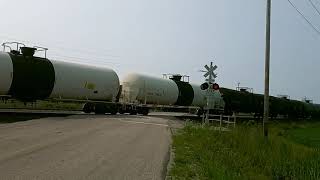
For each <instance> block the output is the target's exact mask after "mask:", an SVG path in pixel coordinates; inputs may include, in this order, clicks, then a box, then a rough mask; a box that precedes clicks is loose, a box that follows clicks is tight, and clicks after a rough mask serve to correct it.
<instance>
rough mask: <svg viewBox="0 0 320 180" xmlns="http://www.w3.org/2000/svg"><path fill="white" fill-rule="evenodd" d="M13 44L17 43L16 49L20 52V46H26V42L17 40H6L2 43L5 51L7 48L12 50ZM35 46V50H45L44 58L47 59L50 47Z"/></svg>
mask: <svg viewBox="0 0 320 180" xmlns="http://www.w3.org/2000/svg"><path fill="white" fill-rule="evenodd" d="M12 44H16V49H15V51H17V52H20V48H21V47H26V45H25V44H23V43H20V42H16V41H13V42H4V43H2V46H3V52H5V51H6V48H9V49H10V51H12V49H13V48H12V47H11V45H12ZM33 48H35V51H37V52H40V51H44V58H45V59H47V51H48V48H45V47H41V46H33Z"/></svg>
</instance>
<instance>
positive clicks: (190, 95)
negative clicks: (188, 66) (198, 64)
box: [0, 42, 320, 117]
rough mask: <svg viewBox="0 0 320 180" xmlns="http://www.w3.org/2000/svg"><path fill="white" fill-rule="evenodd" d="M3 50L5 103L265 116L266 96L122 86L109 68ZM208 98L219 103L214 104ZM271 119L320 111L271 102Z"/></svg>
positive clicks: (144, 81)
mask: <svg viewBox="0 0 320 180" xmlns="http://www.w3.org/2000/svg"><path fill="white" fill-rule="evenodd" d="M12 45H14V46H15V47H16V48H15V49H13V48H12ZM3 47H4V51H3V52H0V97H2V98H5V99H6V98H14V99H18V100H21V101H23V102H32V101H36V100H44V99H54V100H60V101H78V102H83V103H84V106H83V111H84V112H85V113H91V112H94V113H96V114H104V113H111V114H116V113H118V112H119V113H130V114H137V113H138V114H144V115H147V114H148V112H149V109H150V108H153V107H155V106H168V107H190V106H193V107H198V110H199V111H198V114H199V115H200V114H202V113H203V112H204V111H205V109H206V107H208V106H209V107H210V109H213V110H220V111H218V112H221V110H223V111H224V113H225V114H232V113H234V112H243V113H253V114H255V115H256V116H257V117H259V116H261V115H262V111H263V96H262V95H259V94H253V93H250V92H246V91H235V90H231V89H226V88H219V85H218V84H203V85H201V86H200V85H196V84H190V83H189V82H185V81H182V80H181V76H180V75H173V76H171V77H170V78H169V79H163V78H155V77H150V76H147V75H143V74H137V73H136V74H129V75H127V76H126V77H125V78H123V80H122V82H121V85H120V80H119V77H118V75H117V74H116V72H115V71H114V70H112V69H109V68H106V67H97V66H92V65H84V64H77V63H70V62H64V61H55V60H49V59H47V58H46V50H47V49H46V48H41V47H26V46H25V45H24V44H21V43H17V42H11V43H4V44H3ZM6 50H9V51H8V52H6ZM37 51H45V55H44V57H36V56H34V54H35V52H37ZM208 89H209V90H208ZM208 92H209V93H210V97H212V98H213V99H212V100H211V101H210V104H208V94H207V93H208ZM270 114H271V116H272V117H276V116H279V115H282V116H288V117H319V115H320V107H319V106H318V105H314V104H310V103H304V102H300V101H295V100H289V99H282V98H276V97H271V98H270Z"/></svg>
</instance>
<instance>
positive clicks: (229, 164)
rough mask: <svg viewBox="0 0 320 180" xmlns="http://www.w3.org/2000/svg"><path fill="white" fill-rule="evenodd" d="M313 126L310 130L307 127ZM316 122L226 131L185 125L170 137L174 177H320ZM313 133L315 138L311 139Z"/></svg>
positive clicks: (171, 174)
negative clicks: (267, 133)
mask: <svg viewBox="0 0 320 180" xmlns="http://www.w3.org/2000/svg"><path fill="white" fill-rule="evenodd" d="M310 129H311V130H310ZM317 129H318V132H320V124H317V123H315V124H308V125H303V124H291V123H281V124H277V125H273V126H272V127H270V136H269V139H268V140H267V141H266V139H265V138H264V137H263V136H262V130H261V128H259V127H257V126H256V125H238V127H237V128H236V129H234V130H233V131H230V132H221V133H220V132H219V131H215V130H213V128H211V127H208V126H207V127H202V126H200V125H197V124H188V125H187V126H186V127H185V128H184V129H181V130H180V131H178V133H177V134H176V135H174V137H173V148H174V153H175V158H174V164H173V167H172V169H171V171H170V176H171V177H172V179H320V151H319V149H318V147H319V144H320V142H319V139H318V138H319V135H318V134H317ZM315 137H317V138H315Z"/></svg>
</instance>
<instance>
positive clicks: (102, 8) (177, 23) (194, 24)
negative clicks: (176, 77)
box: [0, 0, 320, 103]
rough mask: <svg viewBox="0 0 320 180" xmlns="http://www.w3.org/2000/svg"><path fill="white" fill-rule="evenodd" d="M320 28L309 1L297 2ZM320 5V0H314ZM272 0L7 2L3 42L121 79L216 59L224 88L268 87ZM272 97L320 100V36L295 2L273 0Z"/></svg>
mask: <svg viewBox="0 0 320 180" xmlns="http://www.w3.org/2000/svg"><path fill="white" fill-rule="evenodd" d="M292 1H293V2H294V3H295V4H296V5H297V6H298V8H299V9H300V10H301V11H302V12H303V13H304V14H305V15H306V16H307V18H309V19H310V20H311V21H312V23H313V24H314V25H315V26H317V27H318V28H320V15H318V14H317V13H316V11H315V10H314V9H312V6H311V5H310V3H309V1H308V0H292ZM313 1H314V3H315V4H316V5H317V7H318V8H319V9H320V1H319V0H313ZM265 6H266V0H91V1H88V0H28V1H25V0H20V1H18V0H16V1H12V0H0V12H1V21H0V42H4V41H10V40H20V41H23V42H25V43H27V44H30V45H41V46H46V47H48V48H49V52H48V57H49V58H53V59H60V60H66V61H76V62H84V63H90V64H94V65H104V66H108V67H111V68H113V69H114V70H115V71H116V72H117V73H118V74H119V76H120V78H121V77H123V76H124V75H125V74H126V73H127V72H143V73H146V74H151V75H154V76H159V77H161V76H162V74H163V73H180V74H187V75H190V76H191V79H190V81H191V82H194V83H199V84H200V83H202V82H203V80H204V78H203V77H202V74H201V73H200V72H198V71H199V70H200V69H203V65H205V64H208V63H209V62H210V61H213V62H214V64H216V65H217V66H218V69H217V73H218V78H217V81H218V82H219V83H220V84H221V86H224V87H227V88H235V87H236V86H237V83H238V82H240V83H241V86H248V87H252V88H253V89H254V91H255V92H257V93H262V92H263V87H264V86H263V85H264V84H263V83H264V81H263V80H264V48H265V40H264V39H265ZM272 13H273V14H272V42H271V45H272V48H271V79H270V90H271V94H272V95H278V94H287V95H289V96H291V98H294V99H301V98H302V97H304V96H307V97H309V98H311V99H313V100H314V101H315V102H317V103H320V95H319V89H320V72H319V68H320V35H319V34H317V33H315V31H313V30H312V28H311V27H310V26H309V25H308V24H307V23H306V22H305V21H304V20H303V19H302V18H301V17H300V16H299V14H298V13H297V12H296V11H295V10H294V9H293V8H292V7H291V6H290V4H289V3H288V1H287V0H273V11H272Z"/></svg>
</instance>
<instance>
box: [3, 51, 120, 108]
mask: <svg viewBox="0 0 320 180" xmlns="http://www.w3.org/2000/svg"><path fill="white" fill-rule="evenodd" d="M25 48H26V49H27V50H31V51H34V49H33V48H28V47H25ZM119 88H120V83H119V78H118V75H117V74H116V73H115V72H114V71H113V70H112V69H109V68H106V67H97V66H92V65H86V64H78V63H71V62H64V61H54V60H49V59H46V58H40V57H35V56H33V54H32V55H30V54H28V55H26V54H23V53H21V52H20V51H10V52H0V96H1V95H2V96H3V95H6V96H7V95H9V96H12V98H16V99H19V100H23V101H26V102H27V101H35V100H42V99H50V98H59V99H61V100H63V99H69V100H101V101H108V102H110V101H115V100H116V97H117V95H118V92H119Z"/></svg>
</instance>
